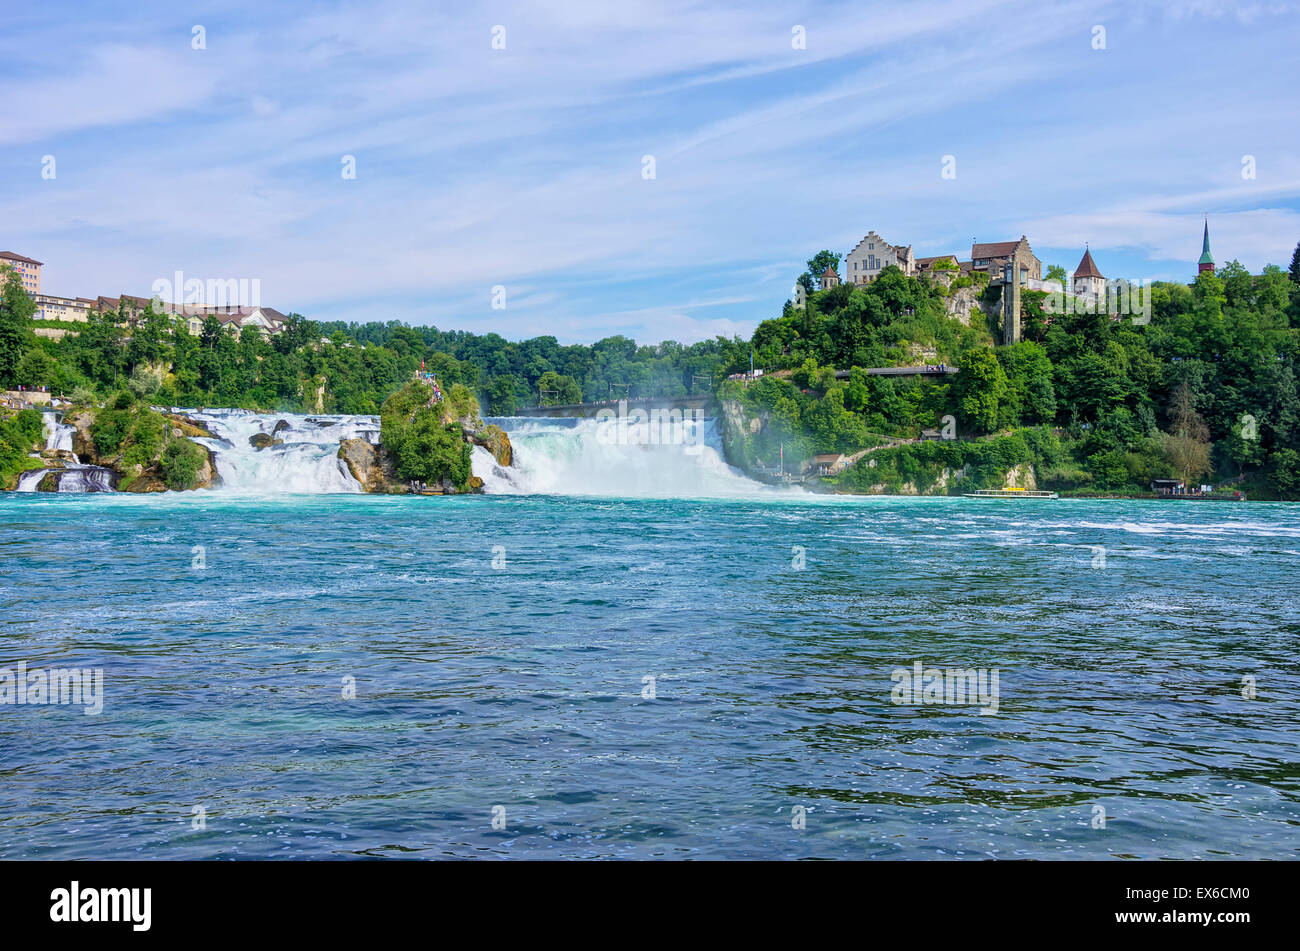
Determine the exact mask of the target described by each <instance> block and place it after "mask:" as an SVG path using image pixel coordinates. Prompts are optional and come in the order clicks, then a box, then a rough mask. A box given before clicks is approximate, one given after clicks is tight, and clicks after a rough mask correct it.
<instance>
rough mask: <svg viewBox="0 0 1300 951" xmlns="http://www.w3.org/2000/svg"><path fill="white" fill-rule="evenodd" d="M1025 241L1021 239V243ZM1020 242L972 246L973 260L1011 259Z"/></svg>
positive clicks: (1000, 242) (995, 242)
mask: <svg viewBox="0 0 1300 951" xmlns="http://www.w3.org/2000/svg"><path fill="white" fill-rule="evenodd" d="M1024 240H1025V239H1024V238H1021V239H1020V241H1024ZM1020 241H994V242H992V243H991V244H972V245H971V246H970V256H971V260H975V259H976V258H1009V257H1011V255H1013V254H1015V253H1016V248H1018V247H1019V246H1020Z"/></svg>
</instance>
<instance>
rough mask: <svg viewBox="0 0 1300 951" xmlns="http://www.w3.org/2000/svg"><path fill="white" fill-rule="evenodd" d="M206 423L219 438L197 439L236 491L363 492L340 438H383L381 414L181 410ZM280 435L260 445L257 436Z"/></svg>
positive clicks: (223, 482)
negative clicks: (343, 453) (345, 458)
mask: <svg viewBox="0 0 1300 951" xmlns="http://www.w3.org/2000/svg"><path fill="white" fill-rule="evenodd" d="M180 412H183V413H184V414H185V415H186V416H188V417H189V418H190V419H193V420H194V421H195V422H196V423H200V424H202V425H203V426H205V427H206V428H207V429H208V431H209V432H211V433H212V434H213V435H214V437H216V438H213V439H206V438H196V439H195V440H194V442H197V443H200V444H201V445H204V446H206V447H208V448H209V449H211V450H212V453H213V455H214V456H215V457H216V463H217V473H218V475H220V476H221V487H222V488H223V489H225V490H232V491H236V492H254V493H281V492H292V493H319V492H360V491H362V488H361V484H360V483H359V482H357V480H356V479H354V478H352V474H351V473H350V472H349V471H348V468H347V466H346V465H345V464H344V463H343V460H342V459H340V458H339V442H340V441H341V440H343V439H354V438H360V439H365V440H366V441H367V442H370V443H372V444H376V443H378V442H379V417H377V416H326V415H314V416H306V415H301V414H298V413H267V414H263V413H252V412H249V411H247V410H232V409H214V410H209V411H207V412H195V411H191V410H181V411H180ZM254 437H258V438H259V441H262V442H266V441H268V440H276V441H278V443H277V444H274V445H265V446H264V447H263V448H260V449H259V448H256V447H255V446H254V445H253V443H252V441H251V440H252V439H253V438H254Z"/></svg>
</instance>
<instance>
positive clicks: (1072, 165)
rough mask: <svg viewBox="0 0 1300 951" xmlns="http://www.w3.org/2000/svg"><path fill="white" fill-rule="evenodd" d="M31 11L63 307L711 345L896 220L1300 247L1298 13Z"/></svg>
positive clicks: (23, 190)
mask: <svg viewBox="0 0 1300 951" xmlns="http://www.w3.org/2000/svg"><path fill="white" fill-rule="evenodd" d="M7 6H8V7H9V9H6V10H5V11H4V15H3V18H2V19H3V23H4V28H3V30H0V96H2V97H3V101H4V102H5V103H6V109H5V110H4V113H3V115H0V250H11V251H16V252H18V253H20V254H24V255H27V256H29V257H33V258H36V259H37V260H40V261H43V262H44V263H45V267H44V269H43V277H42V289H43V290H44V291H45V292H46V293H51V294H58V295H63V296H83V297H95V296H97V295H100V294H104V295H109V296H113V295H117V294H120V293H130V294H138V295H141V296H150V294H151V293H152V288H153V284H154V282H155V281H156V280H158V279H160V278H165V279H170V278H171V277H172V276H173V275H174V273H175V272H176V271H181V272H182V273H183V274H184V276H185V277H186V278H198V279H200V280H209V279H216V280H227V279H236V280H238V279H247V280H250V281H251V280H257V281H259V282H260V291H261V301H260V302H261V303H262V304H265V305H268V306H270V307H274V308H277V309H279V310H281V311H285V312H290V311H297V312H298V313H301V314H304V315H306V316H308V317H311V318H314V319H317V320H349V321H352V320H355V321H367V320H380V321H387V320H401V321H404V322H406V323H410V324H414V325H426V324H433V325H436V326H438V327H439V328H442V329H444V330H450V329H458V330H470V331H474V332H476V333H486V332H489V331H495V332H497V333H500V334H502V335H503V336H506V337H508V338H510V339H522V338H526V337H533V336H539V335H551V336H554V337H557V338H558V339H559V340H560V342H562V343H573V342H581V343H586V342H591V341H594V340H598V339H600V338H602V337H606V336H609V335H612V334H624V335H626V336H630V337H634V338H635V339H637V340H638V341H639V342H641V343H656V342H659V341H661V340H676V341H679V342H682V343H691V342H694V341H697V340H702V339H709V338H712V337H714V336H716V335H718V334H721V335H724V336H727V337H730V336H732V335H733V334H739V335H741V336H744V337H748V335H749V334H750V332H751V331H752V330H753V328H754V327H755V326H756V325H757V324H758V323H759V322H760V321H762V320H765V319H768V318H771V317H775V316H779V315H780V312H781V305H782V303H783V302H784V301H785V300H786V298H787V297H789V296H790V292H791V287H792V285H793V283H794V280H795V278H796V277H797V276H798V275H799V274H800V273H801V272H802V271H803V270H804V267H805V262H806V260H807V259H808V258H809V257H811V256H812V255H813V254H814V253H816V252H817V251H818V250H820V249H823V248H827V249H830V250H833V251H837V252H839V253H841V254H845V253H847V252H848V251H849V250H850V249H851V248H852V247H853V246H854V245H855V244H857V242H858V241H859V240H860V239H861V238H862V237H863V236H864V235H865V234H866V233H867V232H868V231H871V230H874V231H876V232H877V233H879V234H880V235H881V236H882V237H884V238H885V240H887V241H889V242H891V243H894V244H904V245H906V244H910V245H911V246H912V248H913V252H914V253H915V254H916V255H917V256H925V255H934V254H946V253H953V254H956V255H957V256H958V257H959V258H960V259H962V260H966V259H968V258H969V257H970V245H971V242H972V240H973V239H978V240H979V241H1002V240H1015V239H1017V238H1019V237H1020V235H1022V234H1024V235H1027V236H1028V238H1029V241H1030V243H1031V245H1032V247H1033V249H1034V251H1035V253H1036V254H1037V255H1038V256H1039V257H1040V258H1041V259H1042V261H1043V263H1044V267H1046V266H1047V265H1050V264H1060V265H1062V266H1064V267H1065V268H1066V269H1067V270H1069V271H1073V269H1074V268H1075V266H1076V265H1077V264H1078V262H1079V258H1080V257H1081V256H1082V253H1083V248H1084V245H1085V242H1087V243H1088V245H1089V246H1090V248H1091V250H1092V254H1093V257H1094V259H1095V260H1096V262H1097V265H1098V267H1099V268H1100V269H1101V271H1102V273H1103V274H1105V275H1106V276H1107V277H1125V278H1130V279H1142V280H1187V281H1190V280H1191V279H1192V278H1193V277H1194V275H1195V270H1196V264H1195V262H1196V260H1197V258H1198V257H1199V255H1200V251H1201V234H1202V226H1203V223H1204V220H1205V218H1204V216H1205V215H1206V214H1208V215H1209V222H1210V239H1211V247H1212V249H1213V252H1214V255H1215V258H1216V260H1217V261H1218V262H1219V263H1220V264H1223V263H1225V262H1227V261H1229V260H1232V259H1237V260H1239V261H1240V262H1241V263H1242V264H1244V265H1245V266H1247V267H1248V268H1250V269H1251V270H1252V271H1259V270H1260V269H1261V268H1263V267H1264V265H1266V264H1270V263H1272V264H1278V265H1281V266H1283V267H1286V266H1287V265H1288V264H1289V262H1290V259H1291V253H1292V250H1293V248H1294V247H1295V246H1296V242H1297V241H1298V240H1300V96H1297V74H1296V64H1297V62H1298V61H1300V54H1298V53H1297V50H1300V17H1298V16H1297V13H1298V12H1300V10H1298V9H1297V6H1298V5H1297V3H1293V2H1277V3H1271V2H1259V3H1252V2H1243V3H1226V2H1216V0H1188V2H1178V0H1169V2H1160V3H1148V2H1145V0H1124V2H1113V3H1105V2H1103V3H1097V2H1088V3H1083V2H1060V3H1054V2H1034V3H1007V2H994V0H937V2H929V0H912V2H907V3H900V4H891V3H881V2H872V3H862V2H858V3H842V4H841V3H743V4H742V3H739V2H735V3H732V4H729V5H723V4H716V3H708V2H678V0H660V2H656V3H642V2H637V0H620V2H618V3H609V2H606V0H598V2H589V0H563V2H553V3H513V2H487V3H482V4H463V3H428V2H369V3H329V2H315V3H312V4H302V3H287V2H285V3H282V2H276V0H260V2H255V3H244V2H221V0H213V2H208V3H201V4H186V3H183V2H174V0H168V2H154V0H133V2H130V3H108V2H98V3H97V2H94V0H90V2H85V0H83V2H80V3H75V4H73V3H60V2H54V0H51V2H46V3H43V4H22V5H19V4H12V5H7ZM471 7H472V9H471ZM498 47H504V48H498ZM349 157H350V158H351V160H352V163H353V167H354V169H355V175H354V176H351V177H349V176H348V175H347V174H346V172H347V171H348V167H347V162H348V158H349ZM648 157H649V158H648ZM945 169H946V170H947V171H948V174H947V175H946V176H945V174H944V173H945ZM502 291H503V292H502Z"/></svg>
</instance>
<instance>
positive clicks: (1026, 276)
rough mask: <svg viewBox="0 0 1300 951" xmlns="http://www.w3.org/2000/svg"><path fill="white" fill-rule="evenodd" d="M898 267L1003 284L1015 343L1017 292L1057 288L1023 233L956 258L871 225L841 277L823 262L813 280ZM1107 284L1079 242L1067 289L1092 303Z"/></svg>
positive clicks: (1006, 336) (944, 278) (859, 276)
mask: <svg viewBox="0 0 1300 951" xmlns="http://www.w3.org/2000/svg"><path fill="white" fill-rule="evenodd" d="M891 265H892V266H893V267H897V268H898V269H899V270H900V271H902V272H903V274H905V275H907V276H908V277H926V278H930V279H931V280H935V281H939V282H942V283H943V284H944V286H949V285H951V284H952V282H953V281H954V280H955V279H957V278H958V277H965V276H967V275H970V274H983V275H985V277H987V279H988V283H989V285H990V286H1000V287H1002V289H1003V290H1002V306H1001V309H1002V315H1001V316H1002V341H1003V343H1008V344H1010V343H1018V342H1019V341H1020V339H1021V334H1020V296H1021V293H1022V292H1023V291H1026V290H1038V291H1049V292H1055V293H1059V292H1060V291H1061V290H1062V288H1061V286H1060V284H1059V283H1055V282H1051V281H1044V280H1043V262H1042V261H1040V260H1039V259H1038V256H1037V255H1035V254H1034V252H1033V249H1032V248H1030V246H1029V239H1028V238H1026V237H1025V236H1024V235H1023V234H1022V235H1021V236H1020V240H1019V241H995V242H991V243H980V242H978V241H972V242H971V248H970V260H967V261H959V260H958V259H957V256H956V255H955V254H940V255H936V256H934V257H925V258H918V257H915V256H914V255H913V254H912V246H911V245H910V244H909V245H901V244H890V243H889V242H888V241H886V240H885V239H884V238H882V237H881V236H880V235H879V234H877V233H876V232H875V231H868V232H867V234H866V236H865V237H864V238H863V239H862V240H861V241H859V242H858V243H857V245H856V246H855V247H854V248H853V250H852V251H850V252H849V253H848V254H847V255H845V257H844V277H843V278H842V279H841V277H840V275H839V274H838V273H837V272H836V270H835V268H834V266H831V267H827V268H826V269H825V270H824V271H823V272H822V273H821V274H820V275H817V281H818V284H819V286H820V288H821V289H822V290H829V289H830V288H832V287H838V286H839V285H840V284H842V283H845V284H854V285H859V286H864V285H867V284H870V283H871V282H872V281H874V280H875V279H876V278H878V277H879V276H880V274H881V272H882V271H883V270H884V269H885V268H887V267H890V266H891ZM1196 269H1197V273H1198V274H1202V273H1204V272H1206V271H1209V272H1211V273H1213V271H1214V256H1213V255H1212V254H1210V221H1209V216H1208V215H1207V216H1206V220H1205V233H1204V237H1203V240H1202V250H1201V258H1200V260H1199V261H1198V262H1197V268H1196ZM1108 286H1109V283H1108V281H1107V280H1106V278H1105V276H1104V275H1103V274H1102V273H1101V269H1100V268H1098V267H1097V263H1096V262H1095V261H1094V260H1093V259H1092V251H1091V250H1090V249H1089V247H1088V245H1087V244H1085V245H1084V249H1083V257H1082V258H1080V260H1079V265H1078V267H1076V268H1075V269H1074V274H1073V275H1072V276H1071V278H1070V280H1069V282H1068V283H1067V284H1066V288H1067V289H1068V293H1070V294H1071V295H1073V296H1074V297H1078V298H1083V299H1085V300H1087V301H1088V302H1089V303H1092V304H1097V303H1099V302H1101V301H1102V300H1103V299H1104V298H1105V297H1106V295H1107V287H1108Z"/></svg>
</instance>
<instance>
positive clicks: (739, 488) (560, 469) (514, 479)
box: [473, 417, 798, 498]
mask: <svg viewBox="0 0 1300 951" xmlns="http://www.w3.org/2000/svg"><path fill="white" fill-rule="evenodd" d="M492 422H495V423H496V424H497V425H498V426H500V427H501V428H502V429H504V430H505V431H506V433H507V434H508V435H509V436H510V444H511V446H512V448H513V450H514V460H513V462H514V464H513V465H512V466H511V467H510V468H508V469H507V468H503V467H502V466H499V465H498V464H497V463H496V461H495V460H494V459H493V458H492V455H491V453H489V452H488V451H487V450H486V449H483V448H481V447H475V449H474V456H473V469H474V474H475V475H476V476H478V477H479V478H480V479H482V480H483V490H484V491H485V492H487V493H489V494H493V495H504V494H514V495H594V496H613V497H635V498H743V497H752V496H756V495H768V494H772V493H775V492H784V491H798V490H781V489H776V488H773V487H771V486H767V485H764V484H762V483H761V482H755V481H754V480H753V479H750V478H748V477H746V476H745V475H744V473H742V472H741V471H740V470H739V469H736V468H734V467H732V466H729V465H727V462H726V460H725V459H723V456H722V448H721V442H720V440H719V438H718V434H717V431H716V429H715V428H714V422H713V420H712V419H704V420H698V421H696V420H689V419H688V420H686V421H685V422H684V423H683V424H682V425H683V426H684V427H686V428H685V429H684V430H679V433H680V435H681V437H682V441H681V442H679V443H676V444H673V443H659V444H655V443H653V442H651V436H652V435H653V433H652V432H651V431H650V430H649V429H648V428H647V427H646V426H644V425H640V426H632V427H630V429H628V430H625V431H624V432H625V433H626V438H612V435H611V434H613V435H617V433H616V430H615V429H614V427H615V426H616V425H617V424H614V423H608V422H599V421H597V420H594V419H533V418H518V417H512V418H508V419H498V420H492ZM602 427H604V429H603V431H602Z"/></svg>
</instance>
